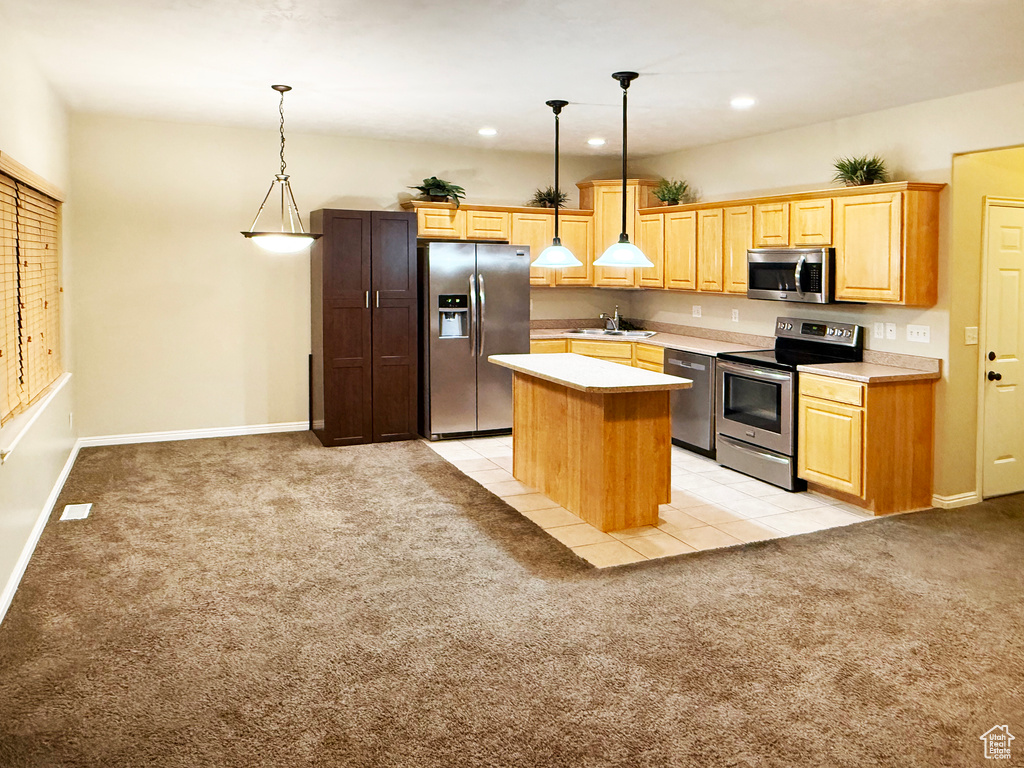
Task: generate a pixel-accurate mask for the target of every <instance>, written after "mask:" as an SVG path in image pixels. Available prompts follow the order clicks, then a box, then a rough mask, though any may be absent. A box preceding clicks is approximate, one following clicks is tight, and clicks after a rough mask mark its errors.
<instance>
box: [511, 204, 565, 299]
mask: <svg viewBox="0 0 1024 768" xmlns="http://www.w3.org/2000/svg"><path fill="white" fill-rule="evenodd" d="M554 218H555V217H554V215H549V214H546V213H513V214H512V236H511V238H510V240H511V243H512V245H526V246H529V248H530V261H531V262H532V261H533V260H534V259H536V258H537V257H538V256H540V252H541V251H543V250H544V249H545V248H547V247H548V246H549V245H551V238H553V237H554V236H555V224H554ZM555 271H556V270H554V269H544V268H541V267H530V285H551V284H553V282H554V279H555V276H554V274H553V273H554V272H555Z"/></svg>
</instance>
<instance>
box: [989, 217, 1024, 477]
mask: <svg viewBox="0 0 1024 768" xmlns="http://www.w3.org/2000/svg"><path fill="white" fill-rule="evenodd" d="M986 218H987V227H986V240H985V242H986V254H985V305H984V307H983V318H982V319H983V322H984V328H985V348H984V350H983V352H984V354H985V357H984V366H983V367H982V368H981V373H982V375H983V376H984V377H985V380H984V381H983V387H984V392H985V404H984V408H985V424H984V430H985V435H984V471H983V476H982V495H983V496H985V497H988V496H1000V495H1002V494H1006V493H1016V492H1018V491H1022V490H1024V370H1022V367H1024V362H1022V361H1024V200H1020V201H1014V200H998V201H995V200H991V199H990V200H989V201H988V204H987V205H986Z"/></svg>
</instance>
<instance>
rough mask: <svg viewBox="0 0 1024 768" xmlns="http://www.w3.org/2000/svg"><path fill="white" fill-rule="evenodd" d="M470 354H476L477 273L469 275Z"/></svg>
mask: <svg viewBox="0 0 1024 768" xmlns="http://www.w3.org/2000/svg"><path fill="white" fill-rule="evenodd" d="M469 354H470V357H473V356H475V355H476V275H470V276H469Z"/></svg>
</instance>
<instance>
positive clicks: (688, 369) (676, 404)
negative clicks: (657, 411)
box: [665, 349, 715, 458]
mask: <svg viewBox="0 0 1024 768" xmlns="http://www.w3.org/2000/svg"><path fill="white" fill-rule="evenodd" d="M665 373H667V374H668V375H670V376H679V377H681V378H684V379H690V380H691V381H693V386H692V387H690V389H676V390H673V391H672V442H673V443H675V444H676V445H681V446H682V447H683V448H686V449H688V450H691V451H695V452H696V453H700V454H703V455H705V456H709V457H711V458H714V457H715V358H714V357H712V356H711V355H699V354H697V353H695V352H683V351H681V350H678V349H666V350H665Z"/></svg>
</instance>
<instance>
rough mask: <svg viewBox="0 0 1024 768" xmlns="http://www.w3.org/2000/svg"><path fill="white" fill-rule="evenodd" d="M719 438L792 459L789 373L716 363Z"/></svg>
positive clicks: (720, 361) (793, 437)
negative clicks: (759, 447)
mask: <svg viewBox="0 0 1024 768" xmlns="http://www.w3.org/2000/svg"><path fill="white" fill-rule="evenodd" d="M717 379H718V381H717V384H718V412H717V417H718V419H717V426H718V433H719V434H720V435H728V436H729V437H732V438H735V439H736V440H742V441H743V442H745V443H751V444H753V445H757V446H761V447H762V448H768V449H770V450H773V451H777V452H778V453H782V454H785V455H787V456H793V455H794V453H795V451H794V446H795V442H796V435H795V432H794V429H793V394H794V390H793V380H794V374H793V373H792V372H790V371H777V370H771V369H767V368H759V367H758V366H756V365H746V364H744V363H736V362H733V361H731V360H719V361H718V374H717Z"/></svg>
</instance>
